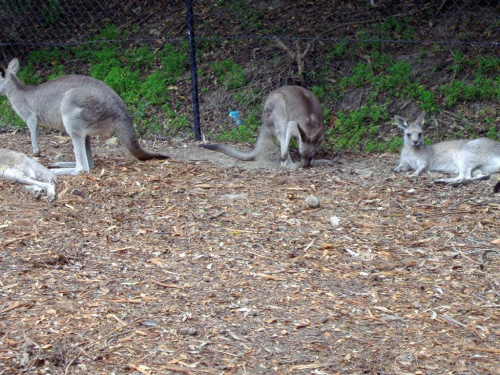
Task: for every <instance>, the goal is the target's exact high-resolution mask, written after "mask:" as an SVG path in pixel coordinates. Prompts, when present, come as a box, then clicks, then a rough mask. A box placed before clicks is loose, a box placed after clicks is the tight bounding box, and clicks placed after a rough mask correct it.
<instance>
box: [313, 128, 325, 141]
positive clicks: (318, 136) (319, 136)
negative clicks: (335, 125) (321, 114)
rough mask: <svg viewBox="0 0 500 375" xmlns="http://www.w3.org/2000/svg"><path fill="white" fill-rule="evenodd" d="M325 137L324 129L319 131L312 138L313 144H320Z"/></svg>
mask: <svg viewBox="0 0 500 375" xmlns="http://www.w3.org/2000/svg"><path fill="white" fill-rule="evenodd" d="M322 136H323V129H319V130H318V131H317V132H316V133H315V134H314V135H313V136H312V137H311V142H312V143H318V141H319V140H320V139H321V137H322Z"/></svg>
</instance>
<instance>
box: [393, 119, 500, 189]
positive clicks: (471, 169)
mask: <svg viewBox="0 0 500 375" xmlns="http://www.w3.org/2000/svg"><path fill="white" fill-rule="evenodd" d="M424 118H425V112H422V114H421V115H420V116H419V117H418V119H417V120H416V121H415V122H413V123H412V124H410V125H408V123H407V122H406V120H405V119H404V118H403V117H400V116H395V117H394V119H395V120H396V123H397V125H398V126H399V127H400V128H401V129H403V130H404V146H403V149H402V150H401V158H400V162H399V165H398V166H397V167H396V168H394V172H402V171H408V170H410V169H414V170H415V174H414V175H415V176H419V175H420V173H422V172H424V171H437V172H444V173H456V174H458V176H456V177H453V178H443V179H440V180H436V181H435V182H436V183H446V184H454V185H458V184H462V183H467V182H469V181H471V180H487V179H488V178H489V175H490V174H491V173H495V172H500V143H499V142H496V141H494V140H492V139H488V138H479V139H474V140H457V141H446V142H440V143H436V144H433V145H425V144H424V136H423V130H422V127H423V123H424Z"/></svg>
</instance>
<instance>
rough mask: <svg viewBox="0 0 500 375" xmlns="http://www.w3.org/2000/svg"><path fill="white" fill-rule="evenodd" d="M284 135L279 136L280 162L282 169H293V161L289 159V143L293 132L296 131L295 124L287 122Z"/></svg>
mask: <svg viewBox="0 0 500 375" xmlns="http://www.w3.org/2000/svg"><path fill="white" fill-rule="evenodd" d="M285 129H286V130H285V134H280V137H279V141H280V160H281V166H282V167H293V161H292V158H291V157H290V141H291V139H292V136H293V133H294V130H295V132H298V130H297V123H296V122H295V121H290V122H288V124H287V126H286V127H285Z"/></svg>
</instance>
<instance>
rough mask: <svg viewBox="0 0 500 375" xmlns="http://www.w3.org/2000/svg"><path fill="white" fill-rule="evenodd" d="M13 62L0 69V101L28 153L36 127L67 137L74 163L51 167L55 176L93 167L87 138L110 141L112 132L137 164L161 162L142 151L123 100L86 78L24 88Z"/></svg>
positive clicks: (70, 77) (159, 156)
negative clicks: (23, 129)
mask: <svg viewBox="0 0 500 375" xmlns="http://www.w3.org/2000/svg"><path fill="white" fill-rule="evenodd" d="M18 70H19V61H18V59H13V60H12V61H11V62H10V63H9V65H8V67H7V68H6V69H4V68H0V95H5V96H7V98H8V100H9V102H10V104H11V105H12V108H14V110H15V111H16V113H17V114H18V115H19V116H20V117H21V118H22V119H23V120H24V121H25V122H26V124H27V125H28V128H29V130H30V133H31V144H32V146H33V153H34V154H35V155H39V154H40V150H39V148H38V141H37V136H38V124H40V125H46V126H48V127H50V128H53V129H57V130H60V131H66V132H67V133H68V134H69V136H70V137H71V141H72V142H73V147H74V151H75V159H76V163H65V162H61V163H56V164H55V165H56V166H58V167H64V168H61V169H58V170H54V173H56V174H73V175H76V174H78V173H80V172H83V171H89V170H90V169H91V168H93V166H94V160H93V158H92V151H91V147H90V136H92V135H101V136H103V137H109V136H111V135H112V134H113V133H114V132H115V131H116V133H117V134H118V137H119V138H120V140H121V141H122V143H123V144H124V145H125V147H126V148H127V150H128V151H129V152H130V153H131V154H132V155H134V156H135V157H136V158H137V159H139V160H149V159H167V158H168V156H166V155H162V154H156V153H150V152H148V151H145V150H144V149H142V147H141V146H140V145H139V142H138V140H137V137H136V134H135V130H134V126H133V124H132V118H131V116H130V114H129V112H128V110H127V108H126V107H125V104H124V103H123V100H122V99H121V98H120V97H119V96H118V94H117V93H116V92H114V91H113V90H112V89H111V88H110V87H109V86H108V85H106V84H105V83H104V82H102V81H99V80H97V79H94V78H92V77H87V76H80V75H68V76H63V77H59V78H56V79H54V80H52V81H48V82H44V83H42V84H40V85H38V86H25V85H24V84H23V83H22V82H21V81H20V80H19V78H18V77H17V75H16V73H17V71H18Z"/></svg>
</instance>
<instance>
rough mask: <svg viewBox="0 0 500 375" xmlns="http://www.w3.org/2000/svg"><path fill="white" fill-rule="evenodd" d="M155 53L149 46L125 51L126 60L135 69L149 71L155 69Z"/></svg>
mask: <svg viewBox="0 0 500 375" xmlns="http://www.w3.org/2000/svg"><path fill="white" fill-rule="evenodd" d="M154 59H155V56H154V53H153V51H152V50H151V48H150V47H149V46H141V47H139V48H135V47H134V48H129V49H128V50H126V51H125V60H126V61H127V62H128V64H129V66H130V67H131V68H133V69H141V70H143V71H144V70H149V69H151V68H152V67H153V63H154Z"/></svg>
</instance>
